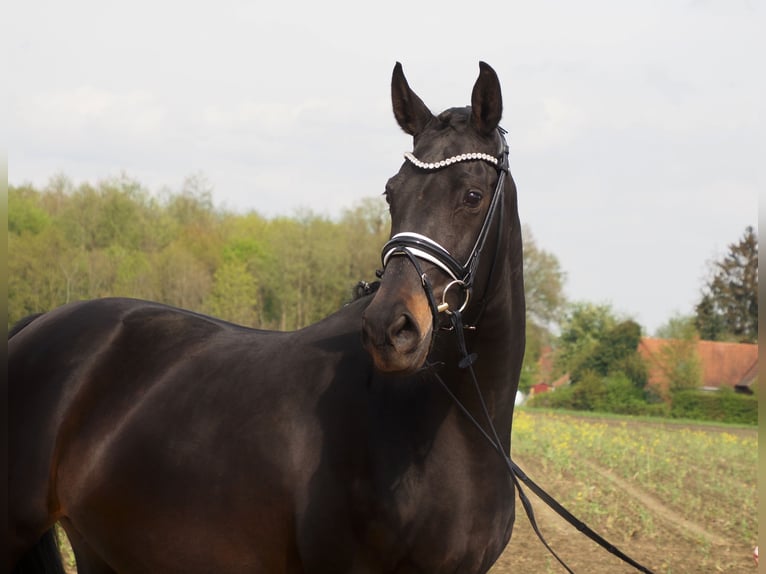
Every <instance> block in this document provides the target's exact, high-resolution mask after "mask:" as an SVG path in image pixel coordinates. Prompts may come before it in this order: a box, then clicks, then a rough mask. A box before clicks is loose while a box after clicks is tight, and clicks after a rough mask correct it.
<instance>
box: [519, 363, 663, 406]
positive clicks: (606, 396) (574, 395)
mask: <svg viewBox="0 0 766 574" xmlns="http://www.w3.org/2000/svg"><path fill="white" fill-rule="evenodd" d="M530 406H534V407H546V408H554V409H556V408H558V409H572V410H579V411H595V412H604V413H617V414H625V415H645V416H667V415H668V407H667V406H666V405H665V404H663V403H649V402H647V400H646V397H645V396H644V392H643V391H642V390H641V389H639V388H637V387H636V385H635V383H634V382H633V381H631V379H630V378H628V376H626V375H625V374H624V373H616V374H613V375H610V376H608V377H601V376H599V375H598V374H596V373H595V372H593V371H590V372H587V373H584V374H583V376H582V378H581V379H580V381H579V382H577V383H573V384H571V385H569V386H567V387H563V388H560V389H557V390H556V391H554V392H548V393H544V394H541V395H536V396H535V397H533V399H532V401H531V402H530Z"/></svg>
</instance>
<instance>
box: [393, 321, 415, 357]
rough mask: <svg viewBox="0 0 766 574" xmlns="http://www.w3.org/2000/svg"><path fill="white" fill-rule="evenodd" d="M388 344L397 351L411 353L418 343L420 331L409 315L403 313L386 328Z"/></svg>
mask: <svg viewBox="0 0 766 574" xmlns="http://www.w3.org/2000/svg"><path fill="white" fill-rule="evenodd" d="M387 336H388V342H389V343H391V345H393V346H394V348H396V350H397V351H399V352H402V353H406V352H408V351H412V350H413V349H414V348H416V347H417V345H418V343H419V342H420V330H419V329H418V326H417V323H415V321H414V319H413V318H412V316H411V315H410V314H409V313H403V314H401V315H399V317H397V318H396V320H394V321H393V322H392V323H391V325H390V326H389V327H388V332H387Z"/></svg>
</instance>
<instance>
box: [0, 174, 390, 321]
mask: <svg viewBox="0 0 766 574" xmlns="http://www.w3.org/2000/svg"><path fill="white" fill-rule="evenodd" d="M388 227H389V223H388V212H387V207H386V205H385V202H384V201H383V200H382V199H377V198H376V199H366V200H363V201H360V202H359V203H358V204H357V205H356V206H354V207H353V208H351V209H348V210H346V211H345V212H344V213H343V214H342V215H341V216H340V217H339V218H338V219H337V220H332V219H329V218H327V217H325V216H321V215H317V214H314V213H311V212H299V213H296V215H295V216H293V217H278V218H273V219H267V218H265V217H262V216H260V215H259V214H257V213H255V212H251V213H246V214H237V213H232V212H228V211H225V210H222V209H218V208H216V207H215V206H214V204H213V199H212V191H211V189H210V188H209V186H207V185H206V183H205V180H204V178H201V177H197V176H192V177H189V178H187V179H186V180H185V182H184V184H183V186H182V188H181V189H180V190H175V191H167V192H164V193H160V194H152V193H150V192H149V191H147V190H146V189H145V188H144V187H143V186H142V185H141V184H140V183H139V182H137V181H134V180H132V179H130V178H127V177H119V178H114V179H111V180H106V181H101V182H99V183H97V184H95V185H93V184H89V183H84V184H81V185H79V186H76V187H75V186H74V185H73V184H72V183H71V182H70V181H69V180H68V179H67V178H66V177H63V176H60V177H56V178H54V179H53V180H51V182H50V183H49V184H48V185H47V186H46V187H45V188H44V189H36V188H35V187H33V186H30V185H25V186H17V187H14V186H11V187H10V188H9V195H8V231H9V233H8V252H9V259H8V276H9V283H8V320H9V323H10V324H13V323H14V322H15V321H17V320H18V319H20V318H21V317H24V316H25V315H27V314H30V313H35V312H40V311H46V310H50V309H53V308H55V307H57V306H59V305H62V304H64V303H67V302H69V301H75V300H80V299H92V298H96V297H105V296H128V297H136V298H141V299H149V300H153V301H161V302H164V303H167V304H170V305H174V306H178V307H183V308H187V309H192V310H195V311H198V312H202V313H208V314H211V315H215V316H217V317H221V318H224V319H227V320H229V321H233V322H236V323H240V324H243V325H248V326H257V327H262V328H269V329H282V330H287V329H295V328H299V327H302V326H305V325H307V324H310V323H312V322H315V321H317V320H319V319H320V318H322V317H324V316H326V315H328V314H329V313H331V312H333V311H335V310H337V309H338V308H340V307H341V306H342V305H343V304H344V303H347V302H348V301H349V300H350V298H351V296H352V288H353V286H354V285H355V284H356V283H357V282H358V281H360V280H368V281H369V280H372V279H374V277H375V276H374V273H375V270H376V269H377V267H378V266H379V252H380V247H381V246H382V244H383V243H384V242H385V240H386V238H387V236H388Z"/></svg>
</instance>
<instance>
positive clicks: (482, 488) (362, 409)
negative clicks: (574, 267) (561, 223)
mask: <svg viewBox="0 0 766 574" xmlns="http://www.w3.org/2000/svg"><path fill="white" fill-rule="evenodd" d="M479 68H480V69H479V76H478V78H477V79H476V81H475V83H474V86H473V89H472V92H471V105H470V106H466V107H455V108H450V109H447V110H446V111H443V112H441V113H439V114H438V115H436V114H433V113H432V112H431V111H430V110H429V108H428V107H427V106H426V105H425V104H424V102H423V101H422V100H421V99H420V97H419V96H417V95H416V94H415V92H414V91H413V90H412V89H411V88H410V86H409V84H408V82H407V79H406V78H405V76H404V72H403V69H402V66H401V64H399V63H396V66H395V67H394V70H393V74H392V80H391V97H392V105H393V112H394V117H395V119H396V121H397V123H398V125H399V126H400V127H401V128H402V129H403V130H404V131H405V132H406V133H407V134H409V135H411V136H412V137H413V142H414V145H413V150H412V152H408V153H406V154H405V158H404V161H403V163H402V165H401V167H400V169H399V171H398V172H397V173H396V175H394V176H393V177H392V178H391V179H390V180H389V181H388V183H387V185H386V188H385V189H386V191H385V196H386V200H387V201H388V203H389V206H390V213H391V239H390V241H389V242H388V243H386V245H385V246H384V248H383V253H382V269H381V271H379V282H377V283H376V285H375V287H374V288H370V289H368V290H367V291H369V292H368V293H366V294H364V296H362V297H360V298H358V299H356V300H354V301H352V302H350V303H349V304H347V305H345V306H344V307H342V308H341V309H340V310H338V311H337V312H335V313H333V314H331V315H330V316H328V317H326V318H325V319H323V320H321V321H319V322H318V323H316V324H313V325H311V326H308V327H306V328H303V329H300V330H297V331H292V332H277V331H264V330H258V329H251V328H246V327H243V326H239V325H235V324H231V323H228V322H225V321H222V320H219V319H216V318H213V317H208V316H204V315H201V314H198V313H195V312H192V311H188V310H182V309H177V308H173V307H170V306H166V305H163V304H160V303H155V302H148V301H139V300H134V299H127V298H108V299H97V300H91V301H81V302H74V303H70V304H67V305H64V306H63V307H59V308H57V309H55V310H52V311H49V312H47V313H44V314H42V315H40V316H37V317H32V318H30V319H28V320H27V321H25V322H24V323H22V324H20V325H19V326H18V327H17V328H16V329H15V330H14V331H13V333H12V336H11V337H10V339H9V341H8V353H9V355H8V381H9V435H10V437H9V533H8V541H9V550H10V553H9V560H8V563H7V565H6V567H7V569H8V571H14V570H13V569H14V568H16V570H15V571H18V572H20V571H24V572H29V571H56V570H54V569H47V570H46V568H55V567H56V564H55V562H56V561H57V557H56V556H55V553H51V552H50V548H51V540H52V539H53V530H52V529H53V527H54V525H55V524H56V523H60V524H61V526H62V527H63V529H64V530H65V531H66V534H67V536H68V538H69V539H70V541H71V545H72V548H73V551H74V554H75V558H76V561H77V566H78V570H79V572H81V573H82V572H85V573H89V574H90V573H99V574H100V573H110V572H124V573H141V572H185V573H197V572H219V573H228V572H231V573H241V572H255V573H260V572H264V573H277V574H282V573H284V574H288V573H289V574H298V573H300V574H316V573H325V572H327V573H343V572H348V573H359V574H373V573H397V574H404V573H407V574H411V573H422V572H429V573H444V572H461V573H481V572H486V571H487V570H488V569H489V568H490V567H491V565H492V564H493V563H494V562H495V561H496V559H497V558H498V556H499V555H500V554H501V552H502V551H503V549H504V548H505V546H506V545H507V543H508V542H509V540H510V537H511V532H512V529H513V524H514V517H515V505H514V501H515V487H514V483H513V481H512V479H511V477H510V475H509V473H508V471H507V468H506V464H505V462H504V460H503V459H502V458H501V457H498V456H497V452H494V451H493V449H492V448H491V447H490V446H488V445H487V444H486V442H485V437H483V436H481V435H482V433H481V432H480V430H479V429H477V427H476V426H475V425H474V424H472V423H471V422H470V421H469V420H467V417H466V416H465V412H464V411H466V412H479V411H480V410H481V409H482V408H486V413H487V415H488V418H489V419H490V420H491V424H492V425H493V426H494V427H495V428H496V429H498V434H499V440H500V443H501V446H502V449H503V450H504V451H505V452H506V453H507V452H509V451H510V435H511V432H510V431H511V423H512V419H513V409H514V399H515V395H516V390H517V386H518V380H519V373H520V369H521V362H522V358H523V354H524V333H525V304H524V287H523V273H522V242H521V227H520V225H519V216H518V209H517V198H516V188H515V184H514V182H513V179H512V177H511V175H510V171H509V168H508V147H507V144H506V142H505V132H504V130H502V128H500V126H499V122H500V119H501V115H502V95H501V89H500V82H499V80H498V77H497V74H496V73H495V71H494V70H493V69H492V68H491V67H490V66H489V65H487V64H485V63H483V62H481V63H480V65H479ZM456 319H459V320H456ZM461 348H462V349H464V350H465V349H468V350H470V353H465V352H461ZM468 363H470V364H471V368H470V369H467V368H466V366H467V364H468ZM469 371H470V372H471V373H475V378H476V380H477V381H478V386H479V387H478V388H479V391H480V394H477V393H476V392H474V390H473V389H472V387H471V384H470V382H469V378H470V377H469ZM487 424H488V423H487ZM49 562H53V563H54V564H53V565H52V566H51V565H50V564H49ZM59 567H60V566H59ZM35 568H37V570H35Z"/></svg>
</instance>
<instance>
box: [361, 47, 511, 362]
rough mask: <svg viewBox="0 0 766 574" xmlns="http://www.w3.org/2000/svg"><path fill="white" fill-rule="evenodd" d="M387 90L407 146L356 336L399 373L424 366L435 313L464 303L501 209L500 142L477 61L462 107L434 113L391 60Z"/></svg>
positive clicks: (489, 74) (494, 98)
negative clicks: (379, 263)
mask: <svg viewBox="0 0 766 574" xmlns="http://www.w3.org/2000/svg"><path fill="white" fill-rule="evenodd" d="M391 95H392V100H393V108H394V115H395V116H396V120H397V122H398V123H399V125H400V126H401V127H402V129H403V130H404V131H405V132H407V133H408V134H410V135H412V136H413V139H414V149H413V152H412V154H409V153H408V154H405V158H406V159H405V162H404V164H403V165H402V167H401V169H400V170H399V172H398V173H397V174H396V175H395V176H394V177H392V178H391V179H390V180H389V181H388V184H387V185H386V199H387V201H388V203H389V206H390V211H391V240H390V241H389V242H388V243H387V244H386V246H385V247H384V249H383V266H384V273H383V276H382V278H381V284H380V288H379V289H378V291H377V292H376V294H375V297H374V299H373V300H372V302H371V303H370V305H369V306H368V307H367V309H366V311H365V313H364V317H363V335H362V336H363V340H364V345H365V347H366V348H367V350H368V351H369V353H370V354H371V355H372V358H373V360H374V363H375V366H376V368H377V369H378V370H380V371H383V372H389V373H401V374H407V373H412V372H414V371H416V370H417V369H419V368H421V367H422V365H423V364H424V362H425V360H426V357H427V355H428V352H429V350H430V348H431V343H432V339H433V337H434V331H435V328H437V327H438V324H439V322H440V321H441V320H442V317H443V315H442V314H443V313H445V312H446V313H450V312H452V311H454V310H456V309H460V310H461V311H462V308H463V307H465V306H466V304H467V303H468V300H467V299H468V297H469V296H470V293H471V290H472V287H473V278H474V274H475V273H474V272H475V271H476V267H477V264H478V259H479V254H480V253H481V249H482V247H483V245H484V240H485V239H486V238H487V236H488V235H489V234H490V233H491V229H492V228H493V222H495V225H494V227H496V226H497V225H498V224H497V223H496V220H497V218H498V217H500V215H498V213H499V212H501V211H502V205H501V203H502V187H503V179H504V175H505V171H506V170H507V147H506V146H505V140H504V138H503V135H502V132H501V130H500V129H499V128H498V122H499V121H500V116H501V115H502V97H501V93H500V83H499V81H498V79H497V75H496V74H495V72H494V70H492V68H490V67H489V66H488V65H486V64H484V63H483V62H482V63H481V64H480V73H479V78H478V79H477V80H476V83H475V85H474V87H473V92H472V95H471V107H466V108H452V109H449V110H446V111H445V112H442V113H441V114H439V115H438V116H434V115H433V114H432V113H431V112H430V111H429V109H428V108H427V107H426V105H425V104H424V103H423V101H422V100H421V99H420V98H419V97H418V96H417V95H416V94H415V93H414V92H413V91H412V90H411V89H410V87H409V85H408V84H407V80H406V79H405V77H404V73H403V72H402V67H401V65H400V64H398V63H397V64H396V66H395V68H394V73H393V78H392V80H391Z"/></svg>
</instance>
